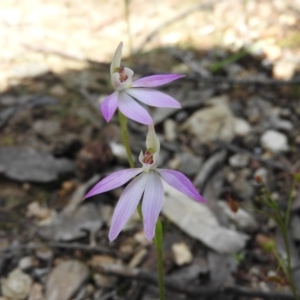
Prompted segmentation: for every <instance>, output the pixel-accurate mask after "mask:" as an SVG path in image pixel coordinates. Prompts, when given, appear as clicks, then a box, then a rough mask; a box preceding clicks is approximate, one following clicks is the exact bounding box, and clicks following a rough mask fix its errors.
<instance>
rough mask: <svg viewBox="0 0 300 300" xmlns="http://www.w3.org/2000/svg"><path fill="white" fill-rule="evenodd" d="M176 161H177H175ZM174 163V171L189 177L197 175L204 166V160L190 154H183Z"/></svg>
mask: <svg viewBox="0 0 300 300" xmlns="http://www.w3.org/2000/svg"><path fill="white" fill-rule="evenodd" d="M175 160H176V161H175ZM175 160H173V162H174V165H175V166H174V165H173V167H174V169H178V171H180V172H182V173H184V174H185V175H187V176H193V175H195V174H197V173H198V172H199V170H200V168H201V166H202V163H203V160H202V158H200V157H198V156H195V155H193V154H192V153H189V152H183V153H180V154H178V155H177V156H176V159H175Z"/></svg>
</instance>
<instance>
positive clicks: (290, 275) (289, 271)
mask: <svg viewBox="0 0 300 300" xmlns="http://www.w3.org/2000/svg"><path fill="white" fill-rule="evenodd" d="M280 229H281V234H282V236H283V241H284V246H285V251H286V256H287V266H286V269H287V272H286V276H287V278H288V281H289V284H290V288H291V290H292V293H293V295H294V297H295V299H299V297H298V291H297V288H296V286H295V284H294V279H293V270H292V264H291V250H290V244H289V240H288V233H287V231H286V228H285V227H284V226H280Z"/></svg>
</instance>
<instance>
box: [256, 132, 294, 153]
mask: <svg viewBox="0 0 300 300" xmlns="http://www.w3.org/2000/svg"><path fill="white" fill-rule="evenodd" d="M260 143H261V146H262V147H263V148H264V149H266V150H269V151H271V152H273V153H275V154H276V153H281V152H285V151H287V150H288V149H289V146H288V140H287V137H286V135H285V134H283V133H281V132H278V131H275V130H267V131H266V132H265V133H264V134H263V135H262V136H261V139H260Z"/></svg>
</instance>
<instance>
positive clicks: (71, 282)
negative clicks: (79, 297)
mask: <svg viewBox="0 0 300 300" xmlns="http://www.w3.org/2000/svg"><path fill="white" fill-rule="evenodd" d="M88 275H89V270H88V267H87V266H86V265H85V264H83V263H82V262H80V261H78V260H69V261H64V262H61V263H60V264H58V265H57V266H56V267H55V268H54V269H53V270H52V271H51V273H50V275H49V277H48V280H47V282H46V300H58V299H59V300H69V299H70V298H71V297H72V295H74V294H75V292H76V291H78V290H79V288H80V287H81V285H82V284H83V282H84V281H85V280H86V279H87V277H88Z"/></svg>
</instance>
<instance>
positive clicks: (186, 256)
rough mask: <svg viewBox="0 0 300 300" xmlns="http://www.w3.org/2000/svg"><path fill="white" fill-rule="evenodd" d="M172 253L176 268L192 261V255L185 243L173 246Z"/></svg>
mask: <svg viewBox="0 0 300 300" xmlns="http://www.w3.org/2000/svg"><path fill="white" fill-rule="evenodd" d="M172 252H173V255H174V260H175V263H176V265H177V266H182V265H185V264H189V263H191V262H192V260H193V254H192V252H191V250H190V249H189V248H188V246H187V245H186V244H185V243H175V244H173V245H172Z"/></svg>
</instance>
